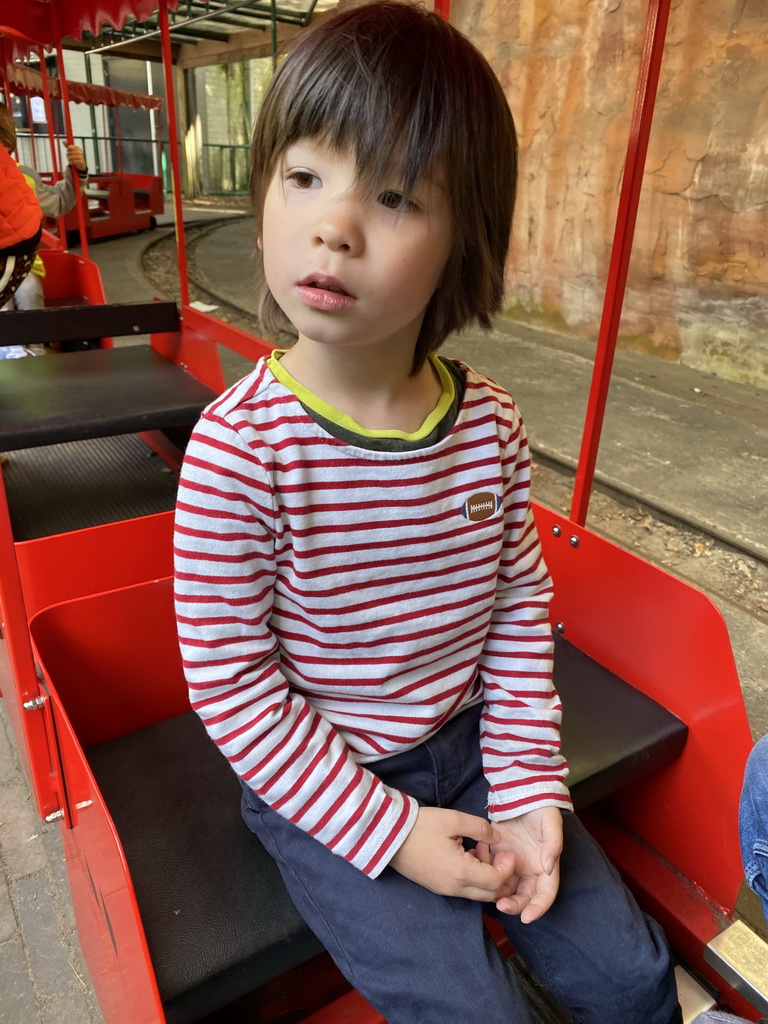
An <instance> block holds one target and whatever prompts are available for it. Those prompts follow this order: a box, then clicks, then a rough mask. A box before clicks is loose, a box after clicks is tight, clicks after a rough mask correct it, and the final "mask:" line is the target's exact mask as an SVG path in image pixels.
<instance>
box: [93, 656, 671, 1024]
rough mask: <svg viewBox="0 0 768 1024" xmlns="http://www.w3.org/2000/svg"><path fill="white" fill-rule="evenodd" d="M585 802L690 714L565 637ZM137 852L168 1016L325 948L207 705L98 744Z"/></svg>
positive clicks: (644, 770)
mask: <svg viewBox="0 0 768 1024" xmlns="http://www.w3.org/2000/svg"><path fill="white" fill-rule="evenodd" d="M555 664H556V668H555V681H556V684H557V686H558V689H559V691H560V694H561V697H562V700H563V708H564V726H563V746H564V751H565V753H566V756H567V757H568V758H569V761H570V764H571V776H570V778H569V785H570V786H571V791H572V794H573V797H574V802H575V804H576V806H577V808H581V807H584V806H586V805H587V804H589V803H591V802H593V801H595V800H597V799H600V798H602V797H605V796H607V795H609V794H610V793H612V792H615V791H616V790H617V789H619V788H621V787H622V786H624V785H626V784H627V783H629V782H632V781H635V780H637V779H639V778H641V777H642V776H644V775H646V774H648V773H649V772H651V771H654V770H655V769H657V768H659V767H662V766H663V765H665V764H668V763H670V762H671V761H673V760H674V759H675V758H676V757H677V756H678V755H679V753H680V752H681V750H682V748H683V745H684V743H685V738H686V734H687V728H686V726H685V725H684V724H683V723H682V722H681V721H680V720H679V719H677V718H676V717H675V716H674V715H672V714H670V713H669V712H668V711H666V710H665V709H664V708H662V707H660V706H659V705H658V704H656V703H655V702H654V701H653V700H651V699H650V698H648V697H646V696H645V695H644V694H642V693H640V692H639V691H637V690H635V689H634V688H633V687H631V686H629V685H628V684H627V683H625V682H623V681H622V680H621V679H619V678H618V677H616V676H615V675H612V674H611V673H610V672H607V671H606V670H605V669H603V668H601V667H600V666H599V665H597V664H596V663H595V662H594V661H592V659H590V658H589V657H587V656H586V655H584V654H582V653H581V652H580V651H578V650H577V649H576V648H574V647H573V646H572V645H570V644H568V643H567V642H565V641H563V640H562V639H560V638H558V643H557V656H556V662H555ZM87 755H88V759H89V761H90V764H91V767H92V769H93V772H94V775H95V777H96V780H97V782H98V784H99V787H100V789H101V791H102V793H103V795H104V798H105V800H106V803H107V806H108V807H109V809H110V812H111V814H112V816H113V819H114V821H115V824H116V826H117V830H118V832H119V834H120V837H121V840H122V842H123V846H124V849H125V853H126V856H127V860H128V864H129V866H130V870H131V874H132V877H133V882H134V886H135V890H136V896H137V899H138V903H139V907H140V910H141V914H142V918H143V921H144V927H145V931H146V934H147V941H148V943H149V949H150V952H151V954H152V959H153V962H154V965H155V971H156V975H157V980H158V985H159V988H160V994H161V997H162V999H163V1003H164V1006H165V1010H166V1015H167V1020H168V1022H169V1024H188V1022H191V1021H195V1020H198V1019H199V1018H200V1017H202V1016H204V1015H205V1014H206V1013H209V1012H212V1011H213V1010H215V1009H217V1008H219V1007H221V1006H225V1005H226V1004H227V1003H229V1002H231V1001H232V1000H234V999H236V998H238V997H240V996H241V995H243V994H245V993H246V992H248V991H250V990H251V989H253V988H256V987H258V986H259V985H262V984H264V983H266V982H267V981H269V980H270V979H271V978H273V977H276V976H277V975H278V974H281V973H283V972H284V971H286V970H288V969H290V968H291V967H294V966H296V965H298V964H299V963H302V962H304V961H305V960H306V959H308V958H309V957H310V956H312V955H313V954H314V953H316V952H319V951H320V945H319V943H318V942H317V940H316V939H315V938H314V936H313V935H312V933H311V932H310V931H309V930H308V929H307V928H306V926H305V925H304V924H303V922H302V920H301V919H300V917H299V915H298V914H297V912H296V910H295V909H294V907H293V905H292V903H291V901H290V899H289V897H288V895H287V893H286V891H285V889H284V887H283V884H282V881H281V879H280V876H279V873H278V871H277V868H276V867H275V865H274V863H273V861H272V859H271V858H270V857H269V855H268V854H267V853H266V852H265V851H264V850H263V848H262V846H261V844H260V843H259V842H258V840H257V839H256V838H255V836H253V835H252V834H251V833H250V832H249V831H248V829H247V828H246V826H245V825H244V823H243V822H242V820H241V818H240V812H239V804H240V786H239V783H238V781H237V779H236V778H235V775H234V774H233V772H232V771H231V769H230V768H229V766H228V765H227V763H226V761H225V760H224V758H223V757H222V756H221V754H220V753H219V752H218V750H217V749H216V748H215V746H214V745H213V743H211V741H210V740H209V739H208V737H207V736H206V734H205V731H204V730H203V727H202V725H201V724H200V722H199V720H198V719H197V717H196V716H195V715H194V714H193V713H192V712H188V713H186V714H182V715H179V716H177V717H175V718H171V719H168V720H167V721H164V722H160V723H158V724H156V725H152V726H149V727H148V728H146V729H142V730H140V731H138V732H135V733H131V734H129V735H126V736H123V737H120V738H118V739H115V740H111V741H109V742H107V743H103V744H100V745H98V746H96V747H93V748H91V749H90V750H88V751H87Z"/></svg>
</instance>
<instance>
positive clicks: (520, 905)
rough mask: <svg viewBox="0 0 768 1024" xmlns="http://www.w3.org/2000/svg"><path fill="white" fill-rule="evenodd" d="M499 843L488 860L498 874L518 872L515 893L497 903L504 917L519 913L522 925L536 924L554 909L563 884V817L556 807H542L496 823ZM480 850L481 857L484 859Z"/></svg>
mask: <svg viewBox="0 0 768 1024" xmlns="http://www.w3.org/2000/svg"><path fill="white" fill-rule="evenodd" d="M493 828H495V829H496V831H497V832H498V833H499V835H500V837H501V838H500V840H499V841H498V842H494V843H491V844H490V855H489V857H488V860H489V861H490V862H491V863H492V864H493V866H494V867H496V868H498V869H499V871H502V870H504V869H505V868H507V869H508V868H509V866H510V865H512V866H513V867H514V868H515V870H516V871H517V886H516V889H515V891H514V892H512V893H504V894H503V895H502V897H501V898H500V899H498V900H497V901H496V907H497V909H498V910H500V911H501V912H502V913H503V914H519V915H520V920H521V921H522V922H523V924H530V922H531V921H537V920H538V919H539V918H540V917H542V916H543V915H544V914H545V913H546V912H547V911H548V910H549V908H550V907H551V906H552V904H553V903H554V901H555V896H557V890H558V886H559V885H560V854H561V853H562V852H563V818H562V815H561V813H560V811H559V810H558V809H557V807H542V808H541V809H540V810H538V811H529V812H528V814H521V815H520V817H519V818H509V819H507V820H506V821H495V822H493ZM484 853H485V851H484V848H482V847H481V848H480V850H479V856H484Z"/></svg>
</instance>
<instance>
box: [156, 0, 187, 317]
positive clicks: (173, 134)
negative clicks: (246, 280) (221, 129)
mask: <svg viewBox="0 0 768 1024" xmlns="http://www.w3.org/2000/svg"><path fill="white" fill-rule="evenodd" d="M158 20H159V22H160V44H161V46H162V50H163V75H164V76H165V104H166V108H167V110H168V142H169V149H170V151H171V176H172V180H173V209H174V221H175V224H176V252H177V254H178V264H179V285H180V290H181V304H182V306H188V305H189V281H188V279H187V249H186V245H185V240H184V209H183V207H182V203H181V172H180V170H179V133H178V127H177V121H176V96H175V92H174V88H173V54H172V53H171V32H170V24H169V21H168V0H160V9H159V11H158Z"/></svg>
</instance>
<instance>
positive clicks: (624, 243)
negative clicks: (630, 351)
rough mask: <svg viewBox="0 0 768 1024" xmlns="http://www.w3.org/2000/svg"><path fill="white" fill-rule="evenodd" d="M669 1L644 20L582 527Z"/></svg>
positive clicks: (588, 433)
mask: <svg viewBox="0 0 768 1024" xmlns="http://www.w3.org/2000/svg"><path fill="white" fill-rule="evenodd" d="M669 6H670V0H650V2H649V5H648V15H647V18H646V22H645V37H644V39H643V50H642V54H641V58H640V71H639V74H638V80H637V91H636V93H635V105H634V109H633V111H632V122H631V125H630V130H629V141H628V144H627V155H626V160H625V164H624V176H623V178H622V182H621V194H620V196H619V207H618V212H617V214H616V228H615V231H614V235H613V246H612V249H611V261H610V265H609V268H608V282H607V285H606V291H605V300H604V303H603V315H602V319H601V321H600V333H599V335H598V339H597V352H596V354H595V365H594V369H593V371H592V385H591V387H590V392H589V401H588V403H587V413H586V417H585V421H584V433H583V435H582V440H581V451H580V453H579V463H578V467H577V469H576V482H575V485H574V488H573V503H572V505H571V516H570V518H571V520H572V522H574V523H578V524H579V525H580V526H583V525H584V523H585V521H586V518H587V509H588V508H589V496H590V491H591V489H592V481H593V479H594V476H595V464H596V462H597V449H598V446H599V444H600V433H601V431H602V427H603V419H604V416H605V406H606V402H607V400H608V388H609V386H610V382H611V369H612V367H613V356H614V352H615V351H616V339H617V337H618V334H619V320H620V318H621V307H622V305H623V302H624V291H625V289H626V284H627V271H628V269H629V258H630V254H631V251H632V239H633V237H634V233H635V223H636V221H637V208H638V205H639V203H640V189H641V187H642V183H643V170H644V167H645V157H646V154H647V152H648V139H649V137H650V134H651V123H652V121H653V107H654V103H655V101H656V89H657V87H658V84H659V71H660V69H661V61H662V57H663V55H664V40H665V38H666V33H667V22H668V20H669Z"/></svg>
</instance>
